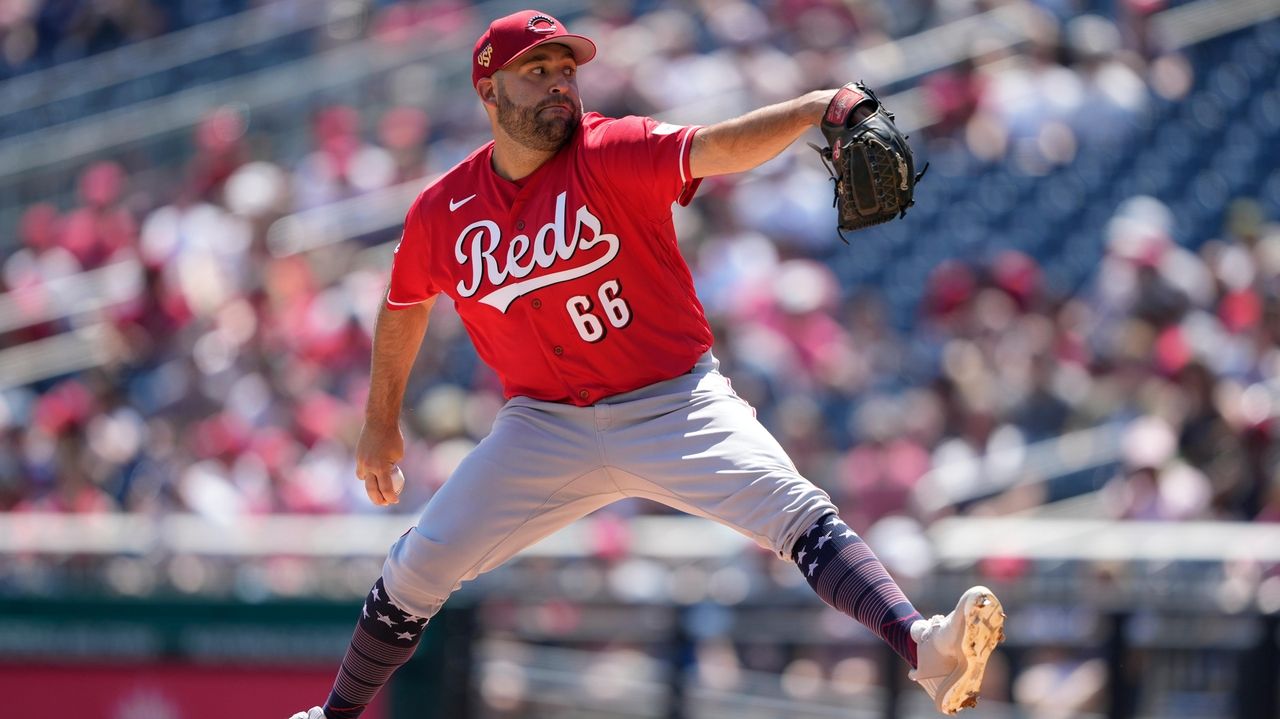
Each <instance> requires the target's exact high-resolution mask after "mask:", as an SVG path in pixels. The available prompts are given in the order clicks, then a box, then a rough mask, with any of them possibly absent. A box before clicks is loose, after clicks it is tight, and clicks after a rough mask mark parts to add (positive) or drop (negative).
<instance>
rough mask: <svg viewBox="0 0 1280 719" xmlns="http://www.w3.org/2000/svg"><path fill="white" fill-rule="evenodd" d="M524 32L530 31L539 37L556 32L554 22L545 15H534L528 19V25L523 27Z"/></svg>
mask: <svg viewBox="0 0 1280 719" xmlns="http://www.w3.org/2000/svg"><path fill="white" fill-rule="evenodd" d="M525 29H526V30H531V31H533V32H536V33H538V34H539V35H550V34H551V33H553V32H555V31H556V21H555V20H552V19H551V18H549V17H547V16H546V15H534V16H533V17H531V18H529V23H528V24H527V25H525Z"/></svg>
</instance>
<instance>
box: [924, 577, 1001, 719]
mask: <svg viewBox="0 0 1280 719" xmlns="http://www.w3.org/2000/svg"><path fill="white" fill-rule="evenodd" d="M911 638H912V639H914V640H915V642H916V664H917V667H916V668H915V669H914V670H912V671H911V673H910V674H909V675H908V676H910V677H911V678H912V679H913V680H915V681H916V682H917V683H918V684H919V685H920V686H922V687H924V690H925V691H926V692H928V693H929V697H930V698H932V699H933V703H934V706H936V707H937V708H938V711H940V712H942V713H943V714H955V713H956V712H958V711H960V710H961V709H968V708H970V707H975V706H977V705H978V689H979V688H980V687H981V686H982V673H983V672H984V671H986V668H987V659H988V658H990V656H991V652H993V651H995V648H996V645H997V644H999V643H1000V642H1002V641H1004V611H1003V608H1002V607H1001V606H1000V600H999V599H996V595H994V594H992V593H991V590H990V589H987V588H986V587H983V586H977V587H973V588H971V589H969V591H967V592H965V593H964V594H962V595H961V596H960V601H959V602H958V603H957V604H956V608H955V610H954V611H952V612H951V613H950V614H948V615H947V616H945V617H944V616H941V615H934V616H933V617H932V618H930V619H920V620H917V621H916V622H915V623H914V624H912V625H911Z"/></svg>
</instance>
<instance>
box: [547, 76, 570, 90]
mask: <svg viewBox="0 0 1280 719" xmlns="http://www.w3.org/2000/svg"><path fill="white" fill-rule="evenodd" d="M551 92H554V93H558V94H561V95H567V94H568V93H569V78H568V77H566V76H565V75H561V76H560V77H558V78H556V81H555V82H553V83H551Z"/></svg>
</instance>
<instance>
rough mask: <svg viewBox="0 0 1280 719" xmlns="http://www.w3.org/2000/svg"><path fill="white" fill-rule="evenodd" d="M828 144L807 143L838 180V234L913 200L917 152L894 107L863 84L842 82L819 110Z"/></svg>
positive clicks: (891, 214) (899, 210)
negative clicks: (898, 123) (897, 121)
mask: <svg viewBox="0 0 1280 719" xmlns="http://www.w3.org/2000/svg"><path fill="white" fill-rule="evenodd" d="M821 127H822V134H823V135H824V136H825V137H826V138H827V145H828V146H827V147H818V146H817V145H814V144H813V143H809V146H810V147H812V148H813V149H815V150H817V151H818V154H819V155H821V156H822V160H823V164H825V165H826V166H827V171H828V172H830V173H831V177H832V179H834V180H835V182H836V197H835V207H836V208H837V209H838V210H839V212H840V223H839V232H840V239H842V240H844V241H845V243H846V244H847V243H848V242H849V241H848V240H847V239H845V237H844V233H845V231H846V230H860V229H862V228H863V227H870V226H871V225H878V224H880V223H882V222H888V221H889V220H892V219H894V218H895V217H902V216H903V215H906V214H907V208H908V207H911V205H912V204H914V200H912V196H913V195H914V194H915V187H916V183H917V182H919V181H920V178H922V177H924V173H925V170H928V169H929V167H928V165H925V168H924V170H921V171H920V173H919V174H916V171H915V157H914V156H913V155H912V154H911V146H910V145H908V144H907V137H906V135H903V134H902V133H901V132H900V131H899V130H898V128H897V126H895V125H894V124H893V113H892V112H889V111H888V110H887V109H885V107H884V105H883V104H881V103H880V100H879V99H878V98H877V97H876V95H875V93H873V92H872V91H871V90H870V89H869V88H868V87H867V86H866V85H863V84H862V83H860V82H851V83H849V84H848V85H845V86H844V87H842V88H840V91H839V92H837V93H836V96H835V97H833V98H832V99H831V102H830V103H829V104H828V105H827V111H826V113H824V114H823V116H822V126H821Z"/></svg>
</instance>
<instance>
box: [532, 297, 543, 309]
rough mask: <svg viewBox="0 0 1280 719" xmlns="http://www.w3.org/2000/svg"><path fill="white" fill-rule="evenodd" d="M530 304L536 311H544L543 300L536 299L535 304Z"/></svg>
mask: <svg viewBox="0 0 1280 719" xmlns="http://www.w3.org/2000/svg"><path fill="white" fill-rule="evenodd" d="M529 304H531V305H533V308H534V309H535V310H540V309H542V300H540V299H537V298H534V300H533V302H530V303H529Z"/></svg>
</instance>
